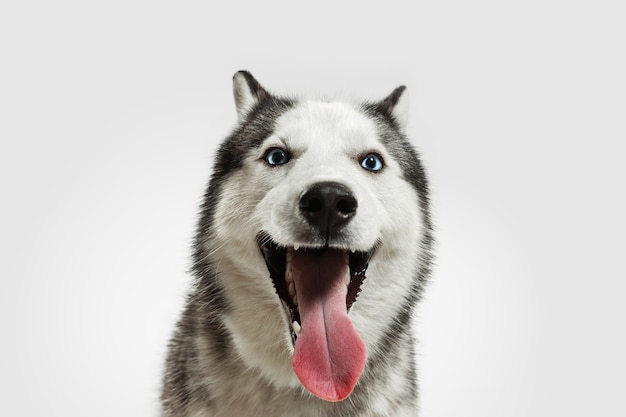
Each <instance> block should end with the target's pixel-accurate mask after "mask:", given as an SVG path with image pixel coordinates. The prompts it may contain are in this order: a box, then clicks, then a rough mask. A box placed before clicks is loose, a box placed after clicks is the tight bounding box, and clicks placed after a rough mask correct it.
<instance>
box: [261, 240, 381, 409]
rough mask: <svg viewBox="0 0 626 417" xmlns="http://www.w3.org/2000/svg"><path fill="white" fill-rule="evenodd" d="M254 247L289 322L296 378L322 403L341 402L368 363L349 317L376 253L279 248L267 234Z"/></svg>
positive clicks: (373, 249)
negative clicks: (370, 262) (259, 251)
mask: <svg viewBox="0 0 626 417" xmlns="http://www.w3.org/2000/svg"><path fill="white" fill-rule="evenodd" d="M257 243H258V245H259V248H260V249H261V253H262V254H263V257H264V259H265V263H266V264H267V268H268V270H269V273H270V277H271V279H272V282H273V284H274V288H275V289H276V293H277V295H278V297H279V298H280V300H281V301H282V304H283V306H284V308H285V312H286V314H287V316H288V319H289V322H290V331H291V337H292V341H293V344H294V355H293V359H292V365H293V368H294V371H295V373H296V375H297V376H298V378H299V379H300V381H301V382H302V384H303V385H304V387H305V388H307V389H308V390H309V391H310V392H312V393H313V394H314V395H316V396H318V397H320V398H322V399H325V400H327V401H340V400H343V399H345V398H346V397H347V396H348V395H349V394H350V393H351V392H352V389H353V388H354V386H355V385H356V382H357V381H358V379H359V377H360V375H361V372H362V371H363V368H364V366H365V362H366V359H367V349H366V347H365V343H364V342H363V340H362V339H361V337H360V335H359V334H358V332H357V331H356V329H355V328H354V326H353V324H352V321H351V320H350V318H349V317H348V311H349V310H350V308H351V307H352V305H353V304H354V302H355V301H356V299H357V297H358V295H359V292H360V291H361V285H362V284H363V282H364V280H365V273H366V271H367V267H368V264H369V261H370V259H371V257H372V255H373V254H374V252H375V249H376V247H374V248H372V249H371V250H369V251H367V252H361V251H351V250H345V249H338V248H333V247H318V248H304V247H299V248H298V247H283V246H280V245H277V244H276V243H275V242H274V241H272V239H271V237H270V236H269V235H268V234H267V233H260V234H259V235H258V236H257Z"/></svg>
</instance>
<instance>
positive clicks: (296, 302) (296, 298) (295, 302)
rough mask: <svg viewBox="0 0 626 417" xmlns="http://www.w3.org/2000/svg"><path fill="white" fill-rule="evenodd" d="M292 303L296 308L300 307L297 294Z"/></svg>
mask: <svg viewBox="0 0 626 417" xmlns="http://www.w3.org/2000/svg"><path fill="white" fill-rule="evenodd" d="M291 301H293V305H294V306H296V307H298V295H297V294H296V295H294V296H293V298H292V299H291Z"/></svg>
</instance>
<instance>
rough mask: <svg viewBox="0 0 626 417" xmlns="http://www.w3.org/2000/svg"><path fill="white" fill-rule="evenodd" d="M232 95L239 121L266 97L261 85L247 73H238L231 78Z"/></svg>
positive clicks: (266, 94) (266, 93)
mask: <svg viewBox="0 0 626 417" xmlns="http://www.w3.org/2000/svg"><path fill="white" fill-rule="evenodd" d="M233 95H234V96H235V106H236V107H237V116H238V118H239V121H242V120H243V119H245V118H246V116H247V115H248V113H249V112H250V110H252V109H253V108H254V106H256V105H257V104H258V103H259V101H261V100H263V98H265V97H266V96H268V95H269V94H268V92H267V91H265V89H264V88H263V87H261V84H259V82H258V81H257V80H256V79H255V78H254V77H253V76H252V74H250V73H249V72H248V71H239V72H237V73H236V74H235V75H234V76H233Z"/></svg>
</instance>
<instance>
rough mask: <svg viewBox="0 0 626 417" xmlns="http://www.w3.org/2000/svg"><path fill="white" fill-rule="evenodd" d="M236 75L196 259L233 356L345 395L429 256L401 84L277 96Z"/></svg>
mask: <svg viewBox="0 0 626 417" xmlns="http://www.w3.org/2000/svg"><path fill="white" fill-rule="evenodd" d="M233 82H234V96H235V103H236V107H237V113H238V117H239V125H238V127H237V128H236V129H235V131H234V132H233V134H232V135H231V136H230V137H229V138H228V139H227V140H226V141H225V142H224V143H223V144H222V147H221V148H220V150H219V152H218V161H217V163H216V166H215V170H214V174H213V177H212V182H211V186H210V187H212V190H210V191H211V192H210V194H211V195H215V194H217V195H218V196H219V197H218V198H217V199H216V200H215V201H213V202H209V203H207V205H206V210H205V216H204V217H205V220H204V223H206V225H205V227H201V230H203V232H202V238H201V240H202V247H203V248H204V252H203V254H204V255H203V256H209V257H211V259H212V262H213V264H214V265H216V267H217V269H218V273H219V276H220V277H221V282H220V284H221V285H223V287H224V292H225V294H226V297H227V298H228V300H229V306H230V308H229V311H228V312H227V317H228V319H227V325H228V327H229V329H230V331H231V333H232V334H233V337H234V338H235V339H237V346H238V348H239V349H240V354H241V356H242V357H243V358H244V359H246V360H247V362H248V363H249V364H250V365H252V366H254V367H255V368H257V369H260V370H261V372H264V373H265V374H266V376H267V377H268V378H270V379H273V380H275V381H277V380H279V379H281V378H283V380H287V379H288V377H285V374H289V375H290V376H292V375H293V374H294V373H295V375H296V376H297V378H298V380H299V381H300V383H301V384H302V385H303V386H304V387H305V388H307V389H308V390H309V391H310V392H311V393H313V394H314V395H316V396H318V397H320V398H322V399H325V400H328V401H339V400H343V399H345V398H346V397H347V396H348V395H349V394H350V393H351V392H352V390H353V388H354V386H355V385H356V383H357V382H358V380H359V377H360V375H361V373H362V372H363V370H364V368H365V366H366V363H367V358H368V355H371V354H372V352H376V351H377V350H380V346H381V343H382V342H381V341H382V339H383V338H384V337H386V334H387V333H388V329H389V327H390V326H392V325H393V323H394V320H396V318H397V316H398V312H399V311H400V310H401V309H406V308H407V306H408V307H409V308H410V307H412V305H413V304H414V302H415V301H416V298H417V293H418V289H419V288H418V287H419V285H420V283H419V281H420V276H419V275H420V271H421V269H420V268H423V261H424V260H425V259H426V258H425V248H424V243H425V241H426V239H427V237H428V230H429V223H428V213H427V186H426V180H425V176H424V173H423V170H422V167H421V165H420V162H419V160H418V158H417V154H416V153H415V151H414V149H413V148H412V147H411V146H410V145H409V143H408V141H407V140H406V138H405V135H404V129H405V125H406V121H407V112H408V97H407V93H406V89H405V88H404V87H398V88H397V89H395V90H394V91H393V92H392V93H391V94H390V95H389V96H388V97H387V98H385V99H384V100H382V101H380V102H366V103H362V104H359V105H352V104H347V103H343V102H334V101H331V102H328V101H305V100H296V99H291V98H283V97H278V96H275V95H273V94H270V93H269V92H268V91H267V90H266V89H264V88H263V87H262V86H261V85H260V84H259V83H258V81H256V80H255V79H254V78H253V77H252V75H250V74H249V73H247V72H244V71H242V72H239V73H237V74H235V77H234V79H233ZM209 237H210V238H209ZM206 254H208V255H206ZM420 263H422V264H420ZM366 277H367V278H366ZM357 298H358V300H357ZM259 318H260V320H262V322H261V323H259V322H258V321H256V320H257V319H259ZM407 325H408V323H407ZM255 326H256V327H255ZM259 326H260V327H259ZM259 329H261V330H259ZM285 342H286V344H283V343H285ZM283 346H287V348H283ZM285 357H290V358H289V359H290V360H289V362H290V363H291V367H290V368H291V369H289V370H286V367H285V363H286V362H285V360H284V359H285Z"/></svg>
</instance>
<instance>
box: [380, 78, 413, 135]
mask: <svg viewBox="0 0 626 417" xmlns="http://www.w3.org/2000/svg"><path fill="white" fill-rule="evenodd" d="M379 108H380V109H381V110H382V111H384V112H385V113H387V114H388V115H389V116H391V118H392V119H393V120H394V121H395V122H396V123H397V124H398V127H399V128H400V130H401V131H402V132H404V131H405V130H406V124H407V122H408V120H409V93H408V92H407V89H406V87H405V86H403V85H401V86H400V87H398V88H396V89H395V90H393V92H392V93H391V94H389V95H388V96H387V98H385V99H384V100H383V101H381V102H380V104H379Z"/></svg>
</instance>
